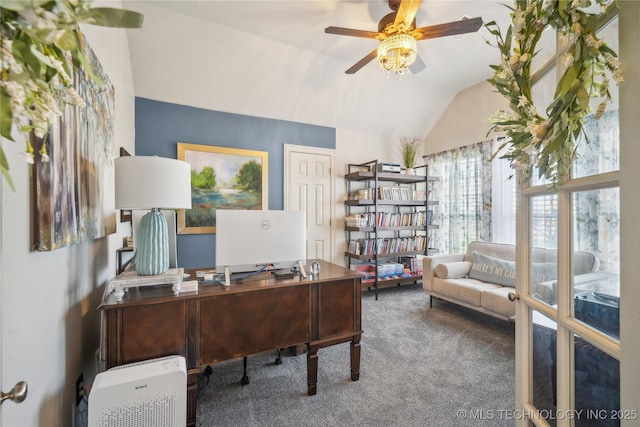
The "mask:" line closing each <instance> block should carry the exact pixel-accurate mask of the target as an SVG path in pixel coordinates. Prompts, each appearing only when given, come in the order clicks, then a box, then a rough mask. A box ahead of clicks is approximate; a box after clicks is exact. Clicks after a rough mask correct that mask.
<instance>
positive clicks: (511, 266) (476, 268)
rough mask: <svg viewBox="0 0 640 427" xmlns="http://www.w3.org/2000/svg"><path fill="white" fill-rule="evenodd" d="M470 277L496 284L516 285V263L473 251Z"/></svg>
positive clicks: (513, 286)
mask: <svg viewBox="0 0 640 427" xmlns="http://www.w3.org/2000/svg"><path fill="white" fill-rule="evenodd" d="M469 277H470V278H472V279H478V280H482V281H483V282H489V283H495V284H496V285H502V286H510V287H512V288H515V287H516V263H515V262H514V261H507V260H506V259H500V258H494V257H492V256H489V255H483V254H480V253H478V252H475V251H474V252H473V262H472V264H471V270H469Z"/></svg>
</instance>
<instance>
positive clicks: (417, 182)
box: [345, 160, 438, 299]
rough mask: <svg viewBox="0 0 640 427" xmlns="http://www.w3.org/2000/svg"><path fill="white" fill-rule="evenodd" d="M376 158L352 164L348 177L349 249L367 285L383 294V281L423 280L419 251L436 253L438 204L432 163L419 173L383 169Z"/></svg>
mask: <svg viewBox="0 0 640 427" xmlns="http://www.w3.org/2000/svg"><path fill="white" fill-rule="evenodd" d="M379 169H380V162H379V161H378V160H373V161H371V162H366V163H361V164H349V165H348V173H347V175H346V176H345V182H346V185H347V197H348V199H347V200H346V201H345V208H346V224H345V232H346V234H347V250H346V252H345V257H346V258H347V265H348V267H349V268H350V269H352V270H356V271H359V272H360V273H362V274H363V276H364V277H363V280H362V285H363V286H364V287H368V288H370V289H371V288H373V290H374V292H375V298H376V299H378V288H379V286H380V285H384V286H387V285H398V286H399V285H401V284H407V283H416V282H417V281H419V280H422V265H421V258H420V255H427V254H429V253H431V252H433V250H432V249H429V248H430V241H431V237H432V236H431V235H430V232H431V231H432V230H435V229H437V228H438V226H437V225H434V224H432V223H431V222H432V220H431V219H432V218H431V217H432V212H433V208H434V207H435V206H436V205H437V204H438V202H437V201H434V200H430V193H431V191H430V184H431V183H433V182H437V181H438V178H437V177H432V176H429V175H428V167H427V165H423V166H418V167H416V168H414V170H415V171H416V174H415V175H407V174H404V173H390V172H380V171H379Z"/></svg>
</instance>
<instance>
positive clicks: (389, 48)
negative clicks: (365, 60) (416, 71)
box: [378, 33, 418, 75]
mask: <svg viewBox="0 0 640 427" xmlns="http://www.w3.org/2000/svg"><path fill="white" fill-rule="evenodd" d="M417 50H418V43H417V42H416V39H414V38H413V37H412V36H411V35H409V34H406V33H398V34H392V35H390V36H389V37H387V38H385V39H384V40H382V42H380V46H378V64H380V68H382V69H383V70H384V71H387V72H389V73H391V72H393V73H396V74H399V75H402V74H404V73H405V71H406V70H407V68H409V67H410V66H411V64H413V62H414V61H415V60H416V55H417V54H416V52H417Z"/></svg>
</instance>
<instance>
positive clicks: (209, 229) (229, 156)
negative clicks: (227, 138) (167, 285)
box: [178, 142, 269, 234]
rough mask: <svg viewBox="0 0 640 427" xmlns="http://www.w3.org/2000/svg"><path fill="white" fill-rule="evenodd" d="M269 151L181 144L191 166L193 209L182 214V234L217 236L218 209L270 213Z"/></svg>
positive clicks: (181, 156) (182, 157)
mask: <svg viewBox="0 0 640 427" xmlns="http://www.w3.org/2000/svg"><path fill="white" fill-rule="evenodd" d="M268 154H269V153H267V152H266V151H255V150H245V149H240V148H229V147H216V146H211V145H199V144H189V143H185V142H179V143H178V160H183V161H185V162H187V163H189V165H191V209H188V210H185V209H181V210H179V211H178V233H179V234H208V233H215V232H216V223H215V211H216V209H256V210H259V209H268V182H269V179H268V177H269V173H268V160H269V159H268Z"/></svg>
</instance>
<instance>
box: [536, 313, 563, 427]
mask: <svg viewBox="0 0 640 427" xmlns="http://www.w3.org/2000/svg"><path fill="white" fill-rule="evenodd" d="M556 330H557V325H556V322H554V321H553V320H551V319H549V318H547V317H545V316H543V315H542V314H540V313H539V312H537V311H535V310H534V311H533V331H532V332H533V336H532V353H533V354H532V355H531V356H532V357H531V360H532V362H533V377H532V380H533V399H532V403H533V406H535V407H536V409H537V410H538V411H540V413H541V414H548V416H545V419H546V421H547V422H548V423H549V424H550V425H552V426H555V425H557V422H556V417H555V416H553V415H554V414H555V413H556V409H557V406H556V404H557V396H556V390H557V377H556V366H557V362H556V360H557V359H556V354H557V350H556V349H557V333H556Z"/></svg>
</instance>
